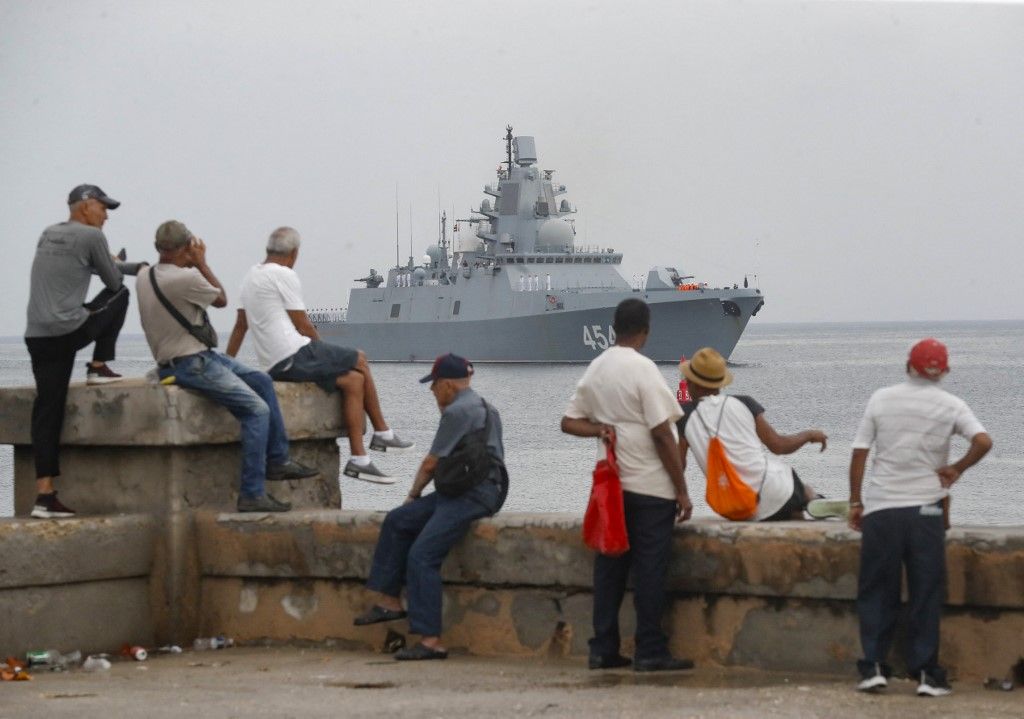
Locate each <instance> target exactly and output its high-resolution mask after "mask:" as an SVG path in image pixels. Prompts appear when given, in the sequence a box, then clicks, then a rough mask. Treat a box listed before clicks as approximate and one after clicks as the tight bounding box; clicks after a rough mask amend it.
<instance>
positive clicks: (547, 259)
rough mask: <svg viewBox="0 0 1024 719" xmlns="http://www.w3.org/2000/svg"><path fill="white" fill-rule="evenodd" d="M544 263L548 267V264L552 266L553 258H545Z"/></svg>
mask: <svg viewBox="0 0 1024 719" xmlns="http://www.w3.org/2000/svg"><path fill="white" fill-rule="evenodd" d="M544 261H545V262H546V263H548V264H549V265H550V264H552V263H553V262H554V261H555V258H554V257H545V258H544Z"/></svg>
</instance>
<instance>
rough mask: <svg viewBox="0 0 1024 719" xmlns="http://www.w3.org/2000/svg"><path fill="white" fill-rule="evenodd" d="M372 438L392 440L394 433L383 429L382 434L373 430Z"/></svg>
mask: <svg viewBox="0 0 1024 719" xmlns="http://www.w3.org/2000/svg"><path fill="white" fill-rule="evenodd" d="M373 436H374V437H380V438H381V439H394V438H395V433H394V432H393V431H392V430H391V429H385V430H384V431H382V432H378V431H377V430H374V431H373Z"/></svg>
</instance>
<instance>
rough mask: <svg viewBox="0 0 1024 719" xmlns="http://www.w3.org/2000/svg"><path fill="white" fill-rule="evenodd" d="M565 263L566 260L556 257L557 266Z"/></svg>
mask: <svg viewBox="0 0 1024 719" xmlns="http://www.w3.org/2000/svg"><path fill="white" fill-rule="evenodd" d="M563 262H565V260H564V259H562V258H561V257H556V258H555V264H556V265H560V264H562V263H563Z"/></svg>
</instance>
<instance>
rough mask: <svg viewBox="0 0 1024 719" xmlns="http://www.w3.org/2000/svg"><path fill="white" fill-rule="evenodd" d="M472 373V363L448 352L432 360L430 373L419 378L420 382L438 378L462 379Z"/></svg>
mask: <svg viewBox="0 0 1024 719" xmlns="http://www.w3.org/2000/svg"><path fill="white" fill-rule="evenodd" d="M471 374H473V364H472V363H471V362H470V361H469V360H468V359H466V358H465V357H459V356H458V355H453V354H451V353H450V352H449V353H448V354H446V355H441V356H440V357H438V358H437V359H436V360H434V366H433V367H431V368H430V374H428V375H427V376H426V377H424V378H423V379H421V380H420V382H421V383H424V384H425V383H427V382H433V381H434V380H438V379H464V378H466V377H469V376H470V375H471Z"/></svg>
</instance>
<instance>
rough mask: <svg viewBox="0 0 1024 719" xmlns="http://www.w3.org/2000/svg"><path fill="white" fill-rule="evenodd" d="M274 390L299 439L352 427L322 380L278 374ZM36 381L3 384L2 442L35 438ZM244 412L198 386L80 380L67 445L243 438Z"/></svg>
mask: <svg viewBox="0 0 1024 719" xmlns="http://www.w3.org/2000/svg"><path fill="white" fill-rule="evenodd" d="M274 392H275V393H276V394H277V401H278V403H279V404H280V405H281V413H282V414H283V415H284V416H285V418H286V420H287V419H291V420H293V421H292V422H289V423H288V433H289V437H290V438H292V439H297V440H302V439H334V438H335V437H338V436H342V435H344V434H345V432H344V431H343V428H344V424H343V422H342V417H341V405H340V403H339V402H338V395H332V394H328V393H327V392H324V391H323V390H321V389H319V388H318V387H317V386H316V385H313V384H308V383H296V382H275V383H274ZM35 396H36V390H35V387H7V388H4V389H3V390H0V400H2V401H0V444H13V445H30V444H31V443H32V438H31V436H30V434H29V429H30V426H31V417H32V401H33V400H34V399H35ZM238 438H239V430H238V420H236V419H235V418H234V417H232V416H231V413H230V412H228V411H227V410H226V409H224V408H223V407H221V406H219V405H217V404H214V403H213V402H211V401H210V400H208V399H206V398H204V397H202V396H201V395H199V394H198V393H196V392H190V391H189V390H185V389H182V388H181V387H177V386H175V385H161V384H153V383H150V382H147V381H146V380H144V379H141V378H129V379H125V380H122V381H120V382H115V383H113V384H105V385H86V384H85V383H82V382H73V383H72V384H71V386H70V388H69V391H68V400H67V405H66V407H65V415H64V430H63V432H62V433H61V437H60V442H61V445H70V446H74V445H84V446H94V447H167V446H173V447H180V446H183V445H196V444H203V445H205V444H231V443H235V442H238Z"/></svg>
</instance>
